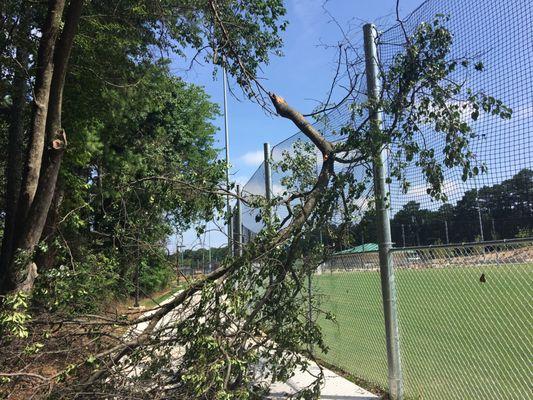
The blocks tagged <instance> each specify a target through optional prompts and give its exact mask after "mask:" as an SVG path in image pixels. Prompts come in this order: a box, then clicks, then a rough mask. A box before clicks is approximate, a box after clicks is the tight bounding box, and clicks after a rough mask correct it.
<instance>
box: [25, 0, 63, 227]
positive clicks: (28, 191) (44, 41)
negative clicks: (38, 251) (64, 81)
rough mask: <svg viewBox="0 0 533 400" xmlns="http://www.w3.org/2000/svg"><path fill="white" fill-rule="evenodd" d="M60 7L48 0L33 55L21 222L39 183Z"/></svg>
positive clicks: (60, 2) (56, 0) (59, 0)
mask: <svg viewBox="0 0 533 400" xmlns="http://www.w3.org/2000/svg"><path fill="white" fill-rule="evenodd" d="M64 7H65V0H50V1H49V3H48V13H47V16H46V20H45V23H44V26H43V29H42V36H41V40H40V43H39V50H38V53H37V68H36V76H35V86H34V90H33V92H34V93H33V103H34V104H33V116H32V126H31V134H30V142H29V145H28V153H27V158H26V165H25V170H24V178H23V184H22V190H21V195H20V201H19V209H18V213H17V215H18V216H17V220H18V221H24V220H25V219H26V215H27V213H28V212H29V210H30V207H31V204H32V202H33V198H34V197H35V192H36V190H37V185H38V182H39V174H40V170H41V162H42V157H43V149H44V142H45V132H46V119H47V115H48V101H49V97H50V86H51V84H52V77H53V72H54V50H55V45H56V40H57V36H58V35H59V32H60V29H61V16H62V15H63V9H64ZM18 232H20V230H18Z"/></svg>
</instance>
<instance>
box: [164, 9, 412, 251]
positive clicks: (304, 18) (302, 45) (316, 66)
mask: <svg viewBox="0 0 533 400" xmlns="http://www.w3.org/2000/svg"><path fill="white" fill-rule="evenodd" d="M421 3H422V0H402V2H401V3H400V7H401V8H400V10H401V14H402V15H407V14H408V13H409V12H411V11H412V10H413V9H415V8H416V7H417V6H419V5H420V4H421ZM323 4H324V0H286V6H287V16H286V17H287V19H288V21H289V26H288V28H287V30H286V31H285V32H284V33H283V39H284V47H283V52H284V56H283V57H274V58H273V59H272V60H271V63H270V64H269V65H267V66H265V67H264V73H263V77H264V78H266V81H265V86H266V87H267V88H268V90H270V91H273V92H275V93H277V94H279V95H281V96H283V97H284V98H286V99H287V100H288V101H289V103H290V104H292V105H293V106H295V107H296V108H297V109H299V110H301V111H302V112H309V111H311V110H312V109H313V107H315V106H316V104H317V100H320V99H323V98H324V96H325V95H326V93H327V91H328V89H329V86H330V84H331V79H332V77H333V74H334V70H333V68H334V61H335V60H334V56H335V54H334V52H332V51H331V50H327V49H325V48H324V47H323V46H320V43H326V44H335V43H336V42H337V41H338V39H339V38H340V36H341V33H340V31H339V28H338V27H337V26H336V25H335V24H334V23H332V22H331V17H330V16H328V15H327V14H326V13H325V12H324V9H323ZM325 7H326V8H327V10H328V11H329V12H330V13H331V15H333V16H334V17H335V19H336V20H337V21H338V22H339V23H340V24H341V25H343V26H346V25H347V24H349V23H351V24H353V25H355V26H362V25H363V24H364V23H366V22H374V23H376V24H378V26H380V25H382V26H390V25H391V23H392V22H393V21H394V19H395V7H396V1H395V0H374V1H365V0H330V1H328V2H327V3H326V4H325ZM186 67H188V61H187V60H182V59H175V60H174V65H173V72H174V73H175V74H176V75H178V76H181V77H182V78H183V79H184V80H186V81H188V82H192V83H195V84H197V85H200V86H203V87H204V88H205V90H206V92H207V93H208V94H209V95H210V96H211V99H212V101H213V102H216V103H218V104H220V106H221V108H222V104H223V97H222V80H221V74H218V76H217V78H216V80H214V79H213V66H212V65H209V64H205V65H195V66H194V68H193V70H190V71H188V70H187V68H186ZM229 84H230V86H232V87H234V88H235V89H236V90H235V92H236V93H239V90H238V88H236V87H235V83H234V82H232V81H231V78H230V82H229ZM228 111H229V126H230V148H231V152H230V153H231V154H230V159H231V165H232V168H231V174H232V179H233V180H234V181H236V182H237V183H245V182H246V181H247V180H248V178H249V177H250V176H251V175H252V174H253V172H254V171H255V170H256V168H257V166H258V165H259V164H260V163H261V161H262V158H261V156H262V144H263V143H264V142H270V143H271V144H272V145H273V144H275V143H277V142H280V141H282V140H283V139H285V138H286V137H288V136H290V135H291V134H293V133H295V132H296V129H295V128H294V126H293V125H292V124H291V122H290V121H288V120H286V119H283V118H279V117H272V116H268V115H266V114H265V113H264V112H263V111H262V110H261V108H260V107H259V106H258V105H256V104H253V103H251V102H250V101H248V100H246V99H242V98H241V99H236V98H233V97H231V96H230V97H229V104H228ZM215 125H216V126H218V127H219V128H220V130H219V131H218V133H217V135H216V140H217V145H218V146H219V147H220V148H222V147H223V146H224V129H223V128H224V121H223V119H222V118H219V119H217V120H216V121H215ZM211 229H213V232H212V233H211V234H210V238H209V237H207V236H206V237H205V246H206V247H207V246H208V243H209V242H211V246H213V247H215V246H220V245H222V244H224V243H225V241H226V239H225V237H224V236H223V235H222V234H220V233H217V232H214V231H215V230H216V229H217V228H216V227H215V226H214V225H212V226H211ZM174 243H175V241H174V239H172V240H171V243H170V245H169V247H170V248H173V247H174ZM183 244H184V245H185V246H186V247H187V248H197V247H198V246H202V247H203V245H202V243H201V241H199V240H198V238H197V237H196V233H195V232H194V231H192V230H190V231H188V232H185V233H184V235H183Z"/></svg>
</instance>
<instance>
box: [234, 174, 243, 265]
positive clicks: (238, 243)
mask: <svg viewBox="0 0 533 400" xmlns="http://www.w3.org/2000/svg"><path fill="white" fill-rule="evenodd" d="M233 235H234V237H233V241H234V243H235V250H234V255H235V256H236V257H239V256H241V255H242V207H241V188H240V186H239V185H237V202H236V203H235V231H234V234H233Z"/></svg>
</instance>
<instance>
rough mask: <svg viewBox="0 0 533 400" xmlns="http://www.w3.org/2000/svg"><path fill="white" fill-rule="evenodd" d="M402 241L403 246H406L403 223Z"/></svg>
mask: <svg viewBox="0 0 533 400" xmlns="http://www.w3.org/2000/svg"><path fill="white" fill-rule="evenodd" d="M402 242H403V247H405V226H404V225H403V224H402Z"/></svg>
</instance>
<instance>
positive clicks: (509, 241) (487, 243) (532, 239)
mask: <svg viewBox="0 0 533 400" xmlns="http://www.w3.org/2000/svg"><path fill="white" fill-rule="evenodd" d="M528 242H533V237H527V238H514V239H500V240H487V241H484V242H463V243H449V244H429V245H426V246H410V247H393V248H392V249H391V251H406V250H427V249H442V248H454V247H466V246H469V247H471V246H478V247H481V246H492V245H501V244H520V243H528Z"/></svg>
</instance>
